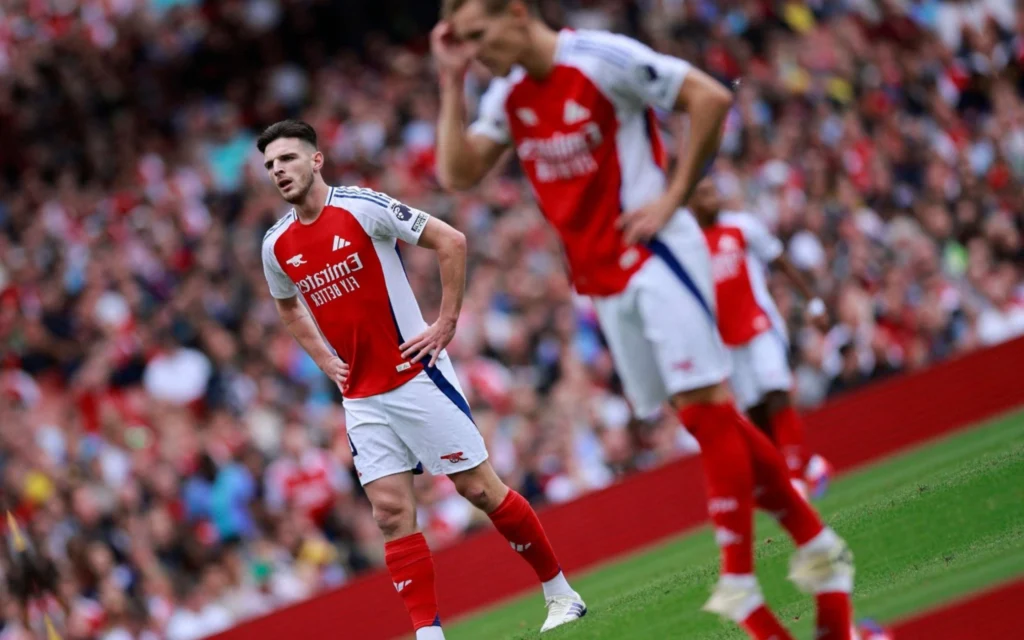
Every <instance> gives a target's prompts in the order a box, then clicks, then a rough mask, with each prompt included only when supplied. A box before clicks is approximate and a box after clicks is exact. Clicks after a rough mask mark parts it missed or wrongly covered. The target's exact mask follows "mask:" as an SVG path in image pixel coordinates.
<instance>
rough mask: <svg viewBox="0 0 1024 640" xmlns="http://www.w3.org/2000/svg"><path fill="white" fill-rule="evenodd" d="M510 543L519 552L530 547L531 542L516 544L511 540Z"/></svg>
mask: <svg viewBox="0 0 1024 640" xmlns="http://www.w3.org/2000/svg"><path fill="white" fill-rule="evenodd" d="M509 544H510V545H512V548H513V549H515V550H516V551H518V552H519V553H522V552H524V551H526V550H527V549H529V548H530V543H529V542H527V543H526V544H516V543H514V542H509Z"/></svg>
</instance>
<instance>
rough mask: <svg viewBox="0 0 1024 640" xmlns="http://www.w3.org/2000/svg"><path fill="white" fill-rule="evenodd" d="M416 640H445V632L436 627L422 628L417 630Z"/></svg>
mask: <svg viewBox="0 0 1024 640" xmlns="http://www.w3.org/2000/svg"><path fill="white" fill-rule="evenodd" d="M416 640H444V631H441V627H435V626H434V625H430V626H429V627H420V628H419V629H417V630H416Z"/></svg>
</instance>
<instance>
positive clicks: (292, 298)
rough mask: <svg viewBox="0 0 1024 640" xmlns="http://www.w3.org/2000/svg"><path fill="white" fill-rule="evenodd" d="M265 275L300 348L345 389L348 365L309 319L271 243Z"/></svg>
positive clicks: (266, 246)
mask: <svg viewBox="0 0 1024 640" xmlns="http://www.w3.org/2000/svg"><path fill="white" fill-rule="evenodd" d="M263 273H264V275H265V276H266V278H267V283H268V284H269V285H270V295H271V296H273V298H274V304H275V305H276V306H277V313H278V315H279V316H280V317H281V323H282V324H283V325H284V326H285V328H286V329H288V332H289V333H291V334H292V337H293V338H295V341H296V342H298V343H299V346H301V347H302V348H303V349H304V350H305V351H306V353H308V354H309V357H310V358H312V359H313V362H315V363H316V365H317V366H318V367H320V369H321V370H322V371H323V372H324V373H325V374H327V376H328V377H329V378H330V379H331V380H333V381H334V382H335V383H336V384H337V385H338V387H339V388H341V387H343V386H344V385H345V380H346V379H347V378H348V365H347V364H346V363H345V362H343V361H342V360H341V358H339V357H338V356H336V355H335V354H334V352H333V351H331V349H330V348H329V347H328V346H327V343H326V342H324V339H323V336H321V335H320V331H319V330H318V329H317V326H316V323H315V322H313V318H312V316H310V315H309V310H308V309H307V308H306V305H304V304H302V301H301V300H299V290H298V288H297V287H296V286H295V283H294V282H292V281H291V279H290V278H289V277H288V275H287V274H285V272H284V270H283V269H281V265H280V264H279V263H278V261H277V257H276V256H275V255H274V252H273V248H272V245H271V244H270V243H269V242H264V244H263Z"/></svg>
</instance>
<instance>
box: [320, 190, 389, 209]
mask: <svg viewBox="0 0 1024 640" xmlns="http://www.w3.org/2000/svg"><path fill="white" fill-rule="evenodd" d="M334 196H335V197H338V198H362V199H364V200H370V201H372V202H377V203H378V204H380V205H381V206H384V207H386V206H388V205H390V204H391V198H389V197H388V196H386V195H384V194H383V193H380V192H379V191H374V190H373V189H363V188H360V187H336V188H335V189H334Z"/></svg>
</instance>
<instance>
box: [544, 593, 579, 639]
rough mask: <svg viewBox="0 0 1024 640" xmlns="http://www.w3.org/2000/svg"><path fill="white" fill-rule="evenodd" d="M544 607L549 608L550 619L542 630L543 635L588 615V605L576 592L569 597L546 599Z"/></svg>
mask: <svg viewBox="0 0 1024 640" xmlns="http://www.w3.org/2000/svg"><path fill="white" fill-rule="evenodd" d="M544 606H546V607H547V608H548V618H547V620H545V621H544V626H543V627H541V628H540V632H541V633H544V632H545V631H551V630H552V629H554V628H555V627H560V626H562V625H563V624H569V623H570V622H574V621H576V620H579V619H580V618H582V617H583V616H585V615H587V604H586V603H585V602H583V598H581V597H580V594H578V593H576V592H575V591H573V592H572V593H571V594H569V595H564V596H551V597H550V598H545V599H544Z"/></svg>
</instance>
